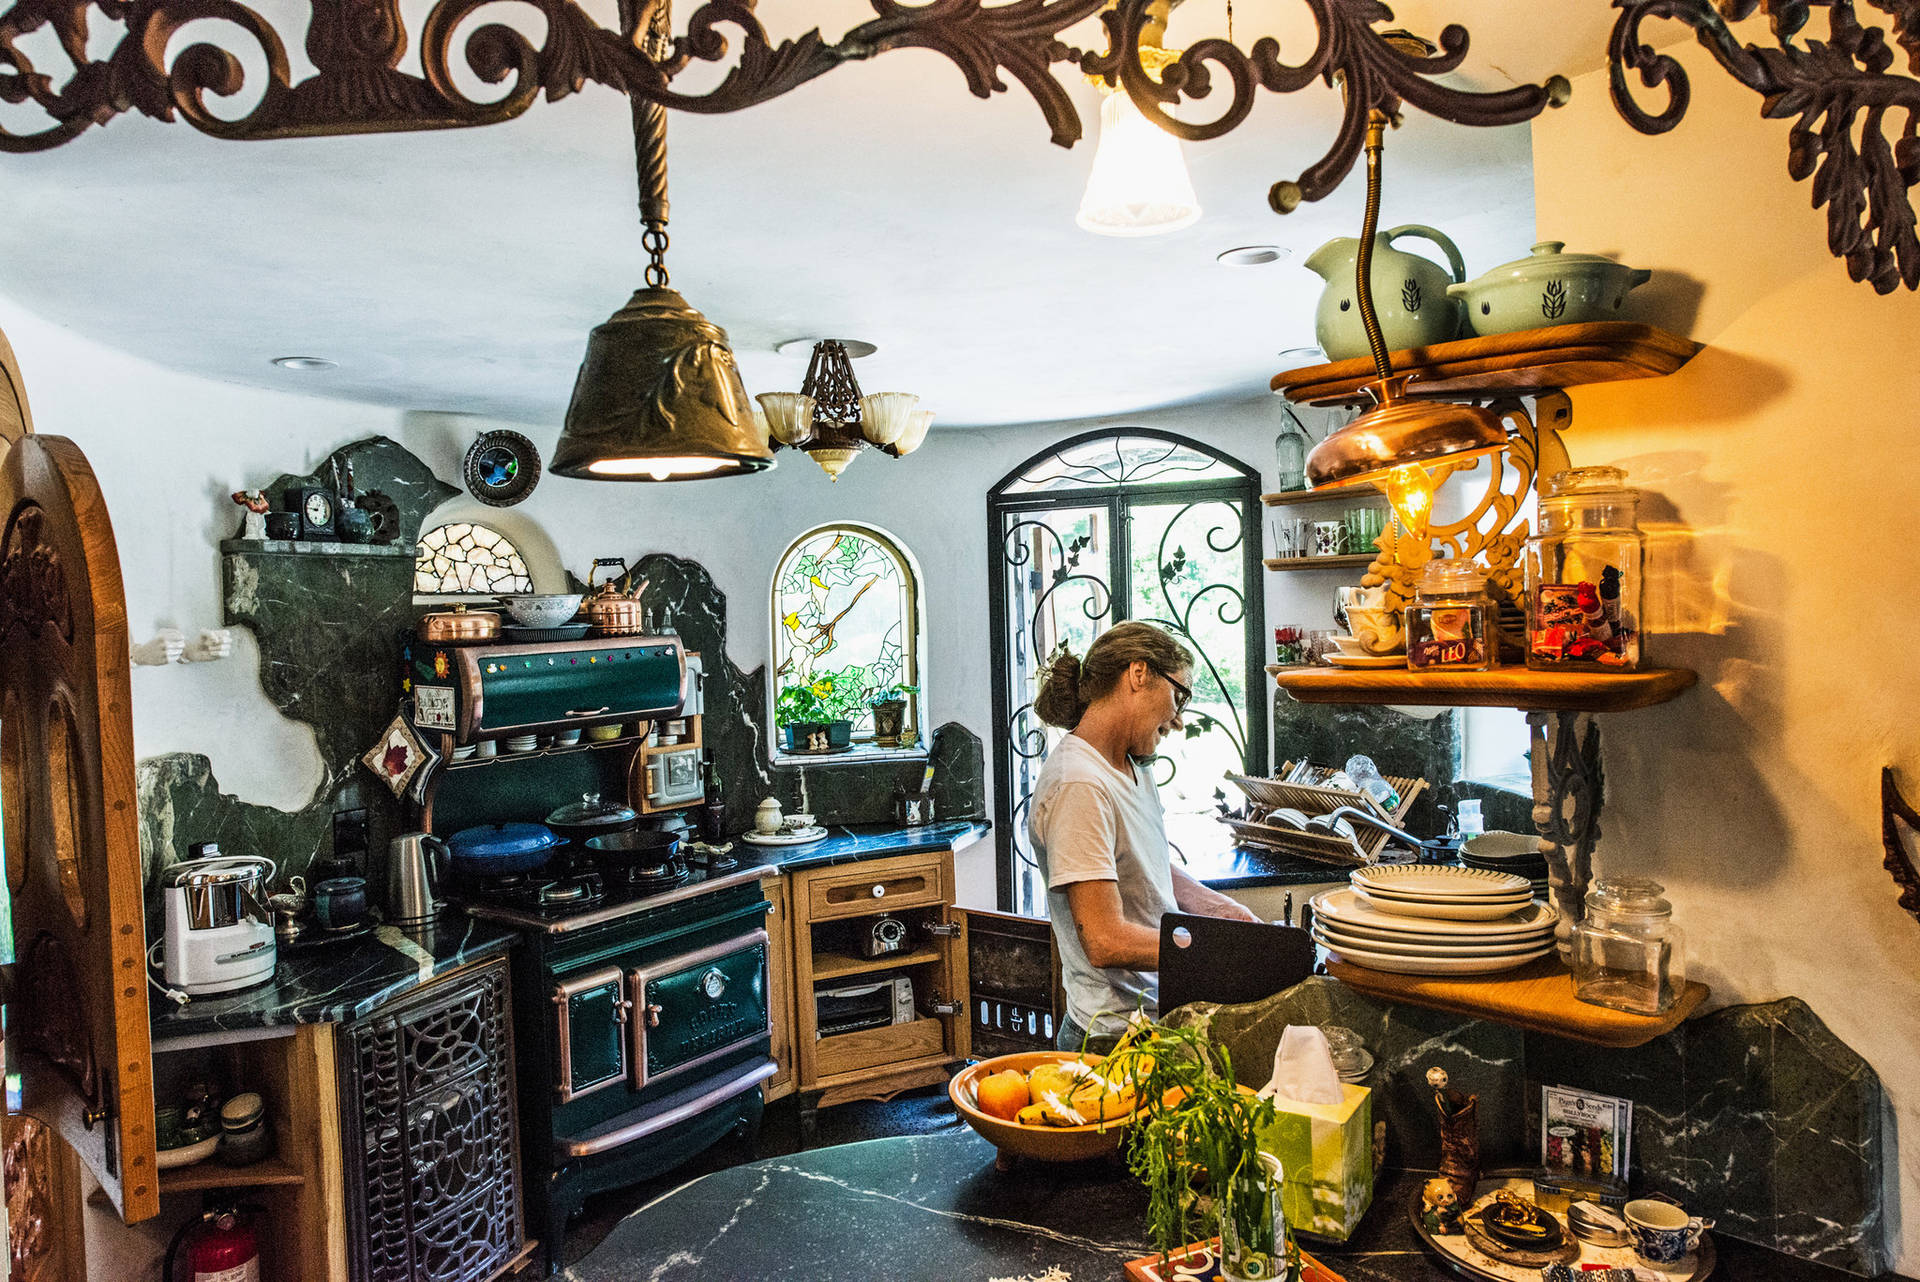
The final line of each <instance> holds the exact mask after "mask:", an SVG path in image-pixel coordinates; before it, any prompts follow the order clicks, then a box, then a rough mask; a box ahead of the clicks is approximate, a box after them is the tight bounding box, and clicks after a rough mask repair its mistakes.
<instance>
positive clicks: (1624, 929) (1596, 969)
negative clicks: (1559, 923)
mask: <svg viewBox="0 0 1920 1282" xmlns="http://www.w3.org/2000/svg"><path fill="white" fill-rule="evenodd" d="M1661 890H1662V887H1661V885H1660V883H1659V882H1657V881H1648V880H1646V879H1644V878H1639V877H1622V878H1618V879H1608V878H1604V877H1603V878H1600V879H1598V880H1596V881H1595V882H1594V883H1593V885H1592V886H1590V887H1588V888H1587V902H1586V916H1585V918H1584V919H1583V920H1581V921H1580V922H1579V923H1578V924H1576V925H1575V926H1574V928H1573V992H1574V996H1576V997H1578V998H1579V999H1580V1000H1581V1001H1583V1002H1592V1003H1593V1004H1594V1005H1596V1006H1611V1007H1613V1008H1614V1009H1615V1010H1628V1011H1633V1012H1635V1013H1636V1014H1640V1015H1658V1014H1660V1013H1661V1012H1662V1011H1665V1010H1668V1009H1670V1008H1671V1007H1672V1006H1673V1004H1674V1002H1676V1001H1678V1000H1679V998H1680V994H1681V992H1682V991H1683V990H1684V989H1685V988H1686V986H1687V954H1686V945H1685V941H1684V940H1683V939H1682V937H1681V934H1680V929H1679V927H1677V926H1675V925H1674V924H1673V905H1672V904H1669V903H1668V902H1667V901H1666V900H1664V899H1662V898H1661V897H1660V895H1661Z"/></svg>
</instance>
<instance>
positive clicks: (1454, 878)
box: [1348, 864, 1527, 899]
mask: <svg viewBox="0 0 1920 1282" xmlns="http://www.w3.org/2000/svg"><path fill="white" fill-rule="evenodd" d="M1348 880H1349V881H1351V882H1353V884H1354V885H1356V886H1358V887H1360V888H1361V889H1363V890H1374V889H1380V890H1385V891H1388V892H1390V893H1393V894H1399V895H1419V896H1421V897H1423V898H1426V897H1431V896H1435V895H1445V896H1446V897H1448V898H1449V899H1455V898H1469V897H1471V898H1481V897H1487V896H1495V895H1503V894H1512V893H1513V892H1515V891H1520V890H1525V889H1526V888H1527V879H1526V878H1525V877H1515V876H1514V875H1513V874H1511V873H1502V872H1490V871H1488V870H1487V869H1485V868H1456V867H1454V866H1452V865H1451V864H1403V865H1401V866H1399V867H1394V868H1356V869H1354V870H1353V872H1352V873H1351V874H1349V875H1348Z"/></svg>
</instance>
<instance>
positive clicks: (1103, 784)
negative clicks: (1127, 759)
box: [1027, 734, 1179, 1036]
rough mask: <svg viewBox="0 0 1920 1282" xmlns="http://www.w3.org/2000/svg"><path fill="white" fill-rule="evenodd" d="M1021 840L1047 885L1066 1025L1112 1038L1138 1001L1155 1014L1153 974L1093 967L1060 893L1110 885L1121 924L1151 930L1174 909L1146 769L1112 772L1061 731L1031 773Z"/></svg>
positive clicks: (1155, 795)
mask: <svg viewBox="0 0 1920 1282" xmlns="http://www.w3.org/2000/svg"><path fill="white" fill-rule="evenodd" d="M1027 835H1028V836H1029V837H1030V838H1031V839H1032V841H1033V851H1034V855H1035V857H1036V858H1037V859H1038V860H1039V862H1040V871H1041V873H1042V874H1043V875H1044V876H1045V877H1046V879H1047V915H1048V917H1049V918H1051V919H1052V921H1053V938H1054V941H1055V944H1056V946H1057V947H1058V948H1059V950H1060V973H1061V974H1060V977H1061V983H1062V985H1063V986H1064V987H1065V988H1066V991H1067V1013H1068V1014H1069V1015H1071V1016H1072V1017H1073V1022H1074V1023H1076V1024H1078V1025H1080V1027H1082V1028H1085V1029H1087V1030H1088V1031H1090V1032H1093V1033H1096V1034H1104V1035H1109V1036H1111V1035H1114V1034H1117V1033H1119V1032H1120V1031H1122V1029H1123V1027H1124V1021H1125V1020H1126V1018H1127V1016H1129V1015H1131V1014H1132V1013H1133V1012H1134V1011H1135V1009H1137V1008H1139V1007H1141V1006H1142V1005H1144V1006H1145V1009H1146V1012H1147V1014H1148V1015H1149V1016H1152V1015H1154V1014H1156V1013H1158V1007H1159V1001H1160V980H1159V976H1158V974H1157V973H1156V972H1154V971H1150V970H1125V969H1121V968H1118V967H1115V968H1111V969H1106V970H1102V969H1099V968H1098V967H1095V966H1094V965H1093V964H1092V963H1091V962H1089V961H1088V960H1087V953H1086V949H1085V948H1083V947H1082V946H1081V943H1080V931H1079V929H1078V928H1077V927H1076V926H1075V925H1074V921H1073V909H1072V908H1071V907H1070V906H1069V905H1068V903H1067V887H1068V886H1070V885H1072V884H1073V883H1075V882H1078V881H1112V882H1118V883H1119V887H1120V911H1121V915H1122V916H1123V917H1125V918H1126V919H1127V920H1128V921H1130V922H1137V923H1139V924H1140V925H1142V926H1145V927H1147V928H1148V929H1150V930H1153V931H1155V932H1158V931H1159V929H1160V918H1161V917H1163V916H1164V915H1166V914H1167V913H1170V912H1176V911H1178V909H1179V905H1178V904H1177V903H1176V902H1175V900H1174V897H1173V867H1172V862H1171V858H1170V856H1169V854H1168V852H1167V830H1166V823H1165V819H1164V812H1163V811H1162V810H1161V808H1160V792H1159V790H1158V789H1157V788H1155V787H1154V786H1153V780H1152V778H1151V777H1150V776H1149V775H1148V774H1147V768H1146V767H1145V766H1141V765H1135V766H1133V767H1132V770H1131V772H1130V773H1129V772H1126V771H1120V770H1116V769H1114V767H1113V764H1112V763H1111V762H1109V761H1108V760H1107V759H1106V758H1105V757H1103V756H1102V755H1100V752H1099V750H1098V749H1096V748H1095V747H1094V746H1093V745H1092V744H1090V743H1088V742H1087V741H1086V740H1085V739H1082V738H1081V737H1080V736H1079V735H1075V734H1069V735H1067V736H1066V737H1065V738H1064V739H1062V740H1061V741H1060V742H1059V744H1057V745H1056V746H1055V747H1054V749H1053V751H1052V752H1050V753H1048V754H1047V763H1046V765H1044V766H1042V767H1041V769H1040V779H1039V781H1038V782H1037V783H1036V784H1035V786H1034V791H1033V807H1032V811H1031V814H1030V815H1029V817H1028V819H1027ZM1097 1017H1098V1018H1097Z"/></svg>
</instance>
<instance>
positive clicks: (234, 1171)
mask: <svg viewBox="0 0 1920 1282" xmlns="http://www.w3.org/2000/svg"><path fill="white" fill-rule="evenodd" d="M306 1182H307V1177H306V1176H304V1175H302V1174H301V1173H300V1172H299V1170H297V1169H296V1168H295V1167H294V1166H293V1165H292V1164H290V1163H288V1162H286V1161H284V1160H282V1159H280V1158H277V1157H270V1158H267V1159H266V1160H265V1161H263V1162H255V1163H254V1164H253V1165H252V1166H221V1165H220V1164H219V1163H218V1162H216V1161H214V1160H213V1159H212V1158H208V1159H207V1160H206V1161H204V1162H196V1163H194V1164H193V1165H192V1166H181V1167H176V1168H174V1169H173V1170H171V1171H162V1172H160V1195H161V1196H162V1197H164V1196H166V1195H167V1194H169V1193H191V1192H194V1191H196V1190H199V1189H244V1188H263V1187H265V1186H267V1185H270V1184H305V1183H306Z"/></svg>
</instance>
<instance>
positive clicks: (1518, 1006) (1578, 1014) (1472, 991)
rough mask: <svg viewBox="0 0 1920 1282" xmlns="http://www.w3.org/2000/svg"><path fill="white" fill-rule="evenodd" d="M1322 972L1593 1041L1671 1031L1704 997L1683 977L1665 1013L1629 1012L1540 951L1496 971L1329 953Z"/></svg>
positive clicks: (1406, 997) (1355, 985)
mask: <svg viewBox="0 0 1920 1282" xmlns="http://www.w3.org/2000/svg"><path fill="white" fill-rule="evenodd" d="M1327 973H1328V974H1330V975H1332V976H1333V977H1334V978H1335V979H1338V980H1339V981H1340V982H1341V983H1343V984H1345V985H1347V987H1349V988H1351V989H1353V990H1354V991H1356V992H1361V993H1365V994H1367V995H1368V996H1369V997H1378V998H1381V999H1382V1000H1385V1001H1390V1002H1398V1003H1399V1004H1401V1005H1403V1006H1424V1007H1426V1008H1427V1009H1428V1010H1442V1011H1448V1012H1451V1013H1453V1014H1459V1015H1471V1016H1473V1017H1475V1018H1477V1019H1486V1020H1491V1021H1493V1022H1494V1023H1499V1024H1508V1025H1511V1026H1513V1027H1515V1028H1523V1029H1526V1030H1527V1031H1529V1032H1534V1033H1546V1034H1548V1035H1549V1036H1553V1037H1564V1038H1567V1039H1568V1040H1570V1041H1576V1042H1588V1043H1591V1044H1593V1045H1595V1046H1640V1045H1644V1044H1645V1043H1647V1042H1650V1041H1652V1040H1653V1039H1654V1038H1656V1037H1658V1036H1660V1035H1661V1034H1662V1033H1668V1032H1672V1031H1673V1030H1674V1029H1675V1028H1677V1027H1679V1025H1680V1022H1681V1021H1682V1020H1684V1019H1686V1018H1687V1017H1688V1016H1689V1015H1691V1014H1693V1012H1694V1011H1695V1010H1696V1009H1698V1008H1699V1005H1700V1003H1701V1002H1703V1001H1705V1000H1706V998H1707V992H1708V990H1707V986H1706V985H1705V984H1695V983H1689V984H1688V985H1687V987H1686V990H1685V991H1684V992H1683V993H1682V994H1681V996H1680V1000H1679V1001H1677V1002H1675V1003H1674V1005H1673V1009H1672V1010H1670V1011H1668V1012H1667V1013H1666V1014H1664V1015H1634V1014H1630V1013H1628V1012H1627V1011H1623V1010H1613V1009H1612V1008H1610V1007H1606V1006H1594V1005H1591V1004H1589V1003H1587V1002H1583V1001H1581V1000H1580V999H1579V998H1577V997H1575V996H1574V995H1573V973H1572V972H1571V971H1569V970H1568V969H1567V968H1566V966H1565V965H1564V964H1563V963H1561V962H1560V960H1559V959H1558V958H1555V957H1542V958H1540V959H1539V960H1538V961H1534V962H1529V963H1528V964H1527V965H1525V966H1522V967H1521V968H1520V969H1518V970H1512V971H1507V972H1505V973H1504V974H1498V975H1464V976H1445V975H1392V974H1388V973H1387V972H1386V971H1380V970H1369V969H1367V968H1366V967H1364V966H1353V965H1349V964H1348V963H1346V962H1338V961H1330V962H1328V963H1327Z"/></svg>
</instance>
